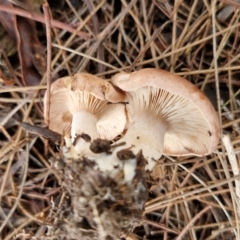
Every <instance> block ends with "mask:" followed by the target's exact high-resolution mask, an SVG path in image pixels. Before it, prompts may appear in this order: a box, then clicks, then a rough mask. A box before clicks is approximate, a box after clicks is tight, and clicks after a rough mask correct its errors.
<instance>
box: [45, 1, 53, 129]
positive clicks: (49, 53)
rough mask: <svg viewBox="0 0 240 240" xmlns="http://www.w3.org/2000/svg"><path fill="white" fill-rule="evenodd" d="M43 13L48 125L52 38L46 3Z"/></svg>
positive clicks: (46, 119) (46, 118)
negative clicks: (45, 45) (45, 41)
mask: <svg viewBox="0 0 240 240" xmlns="http://www.w3.org/2000/svg"><path fill="white" fill-rule="evenodd" d="M43 13H44V19H45V25H46V35H47V74H46V78H47V79H46V81H47V91H46V98H47V104H46V112H45V113H46V116H45V123H46V126H47V127H48V126H49V121H50V120H49V112H50V86H51V59H52V39H51V14H50V11H49V5H48V3H44V4H43Z"/></svg>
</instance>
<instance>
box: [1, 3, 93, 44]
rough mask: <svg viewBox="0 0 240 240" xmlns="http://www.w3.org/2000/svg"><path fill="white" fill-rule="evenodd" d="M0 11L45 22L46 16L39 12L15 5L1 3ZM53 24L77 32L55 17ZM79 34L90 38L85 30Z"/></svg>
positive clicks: (78, 33) (86, 38) (84, 37)
mask: <svg viewBox="0 0 240 240" xmlns="http://www.w3.org/2000/svg"><path fill="white" fill-rule="evenodd" d="M0 11H1V12H7V13H12V14H15V15H18V16H22V17H26V18H29V19H33V20H35V21H38V22H41V23H45V19H44V16H42V15H40V14H37V13H34V12H32V13H29V12H27V11H25V10H23V9H20V8H13V7H8V6H4V5H0ZM51 25H52V26H53V27H56V28H60V29H63V30H65V31H68V32H71V33H75V32H76V30H75V29H74V28H72V27H70V26H69V25H68V24H66V23H62V22H59V21H56V20H53V19H51ZM77 35H78V36H79V37H81V38H83V39H85V40H88V39H90V36H89V34H87V33H85V32H81V31H79V32H77Z"/></svg>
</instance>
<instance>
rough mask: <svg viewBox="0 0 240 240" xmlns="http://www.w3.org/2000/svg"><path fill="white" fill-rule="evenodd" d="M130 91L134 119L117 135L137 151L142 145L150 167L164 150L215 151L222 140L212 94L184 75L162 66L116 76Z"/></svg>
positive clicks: (115, 80) (175, 152)
mask: <svg viewBox="0 0 240 240" xmlns="http://www.w3.org/2000/svg"><path fill="white" fill-rule="evenodd" d="M111 82H112V84H113V85H115V86H116V87H118V88H120V89H121V90H123V91H125V92H126V98H127V101H128V102H129V104H127V105H126V109H127V112H128V117H129V119H130V122H129V125H128V129H127V132H126V134H125V136H124V137H123V138H122V139H120V140H118V141H119V142H126V143H127V145H125V146H122V147H119V148H117V149H116V150H115V151H119V149H120V150H122V149H131V150H132V151H133V153H134V154H137V153H138V152H139V151H140V150H142V153H143V156H144V157H145V158H146V159H147V161H148V164H147V166H146V169H148V170H151V169H152V168H153V167H154V165H155V163H156V161H157V160H158V159H159V158H160V157H161V155H162V153H164V154H167V155H173V156H183V155H197V156H203V155H207V154H210V153H212V152H213V151H214V150H215V149H216V147H217V144H218V141H219V134H220V126H219V119H218V116H217V114H216V112H215V110H214V108H213V106H212V104H211V103H210V101H209V100H208V98H207V97H206V96H205V95H204V94H203V93H202V92H201V91H200V90H199V89H198V88H197V87H196V86H194V85H193V84H192V83H190V82H189V81H187V80H186V79H184V78H181V77H179V76H176V75H174V74H172V73H169V72H166V71H164V70H160V69H151V68H147V69H142V70H139V71H137V72H133V73H119V74H116V75H115V76H113V78H112V80H111Z"/></svg>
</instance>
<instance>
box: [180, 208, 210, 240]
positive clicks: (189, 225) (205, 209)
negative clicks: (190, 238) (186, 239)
mask: <svg viewBox="0 0 240 240" xmlns="http://www.w3.org/2000/svg"><path fill="white" fill-rule="evenodd" d="M211 207H212V206H211V205H209V206H207V207H205V208H204V209H203V210H202V211H201V212H199V213H198V214H197V215H196V216H195V217H194V218H193V219H191V221H190V222H189V223H188V224H187V225H186V226H185V227H184V228H183V230H182V231H181V232H180V234H179V235H178V237H177V238H176V240H181V239H183V236H184V235H185V234H186V232H187V230H188V229H189V228H190V227H191V226H192V225H193V224H194V222H195V221H196V220H197V219H198V218H200V216H201V215H203V214H204V213H205V212H207V211H208V210H209V209H210V208H211Z"/></svg>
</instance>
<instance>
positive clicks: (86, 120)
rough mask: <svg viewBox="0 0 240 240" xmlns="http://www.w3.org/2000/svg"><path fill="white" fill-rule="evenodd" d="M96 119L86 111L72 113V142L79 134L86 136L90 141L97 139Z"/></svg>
mask: <svg viewBox="0 0 240 240" xmlns="http://www.w3.org/2000/svg"><path fill="white" fill-rule="evenodd" d="M96 124H97V118H96V117H95V116H94V115H93V114H92V113H90V112H88V111H79V112H75V113H73V116H72V129H71V136H72V140H74V139H75V137H76V136H77V135H79V134H83V133H85V134H88V135H89V136H90V137H91V138H92V139H96V138H97V137H98V133H97V128H96Z"/></svg>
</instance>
